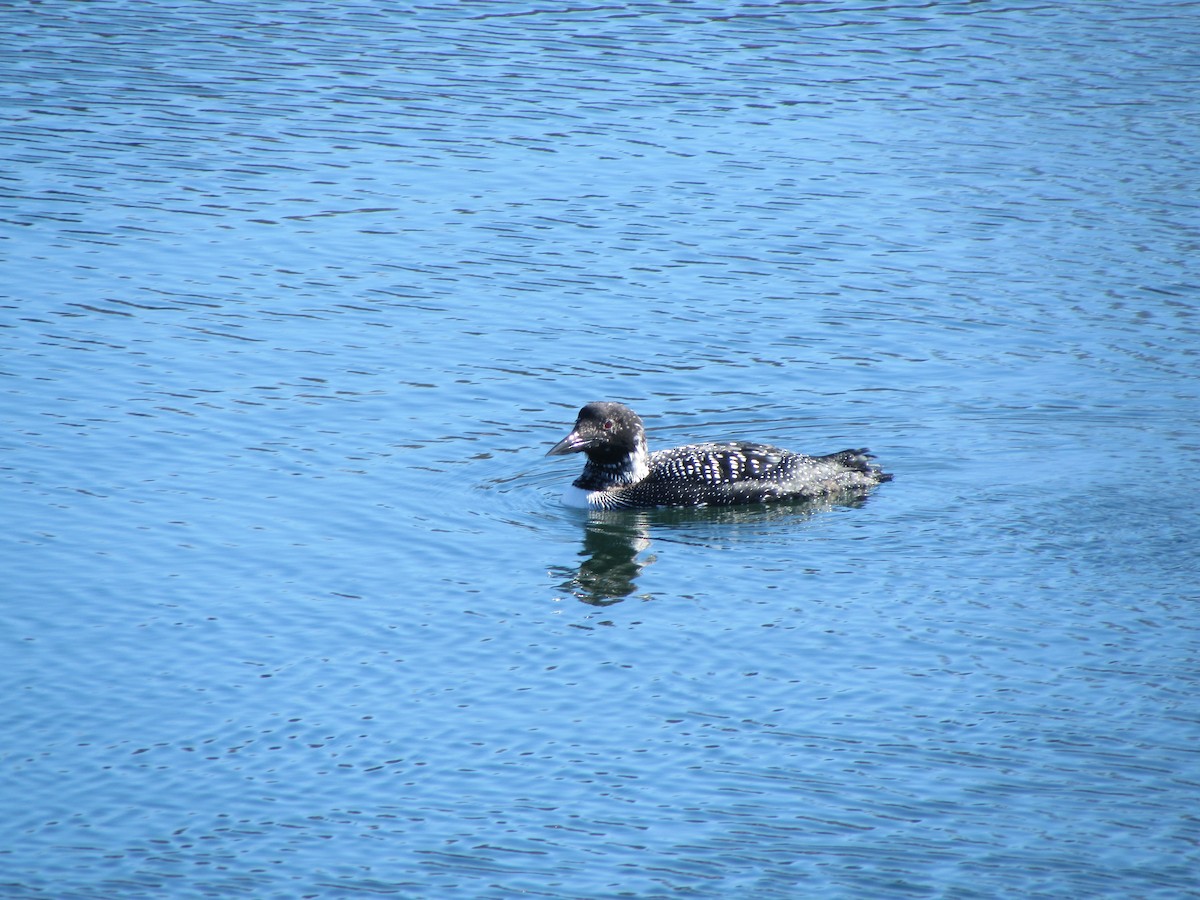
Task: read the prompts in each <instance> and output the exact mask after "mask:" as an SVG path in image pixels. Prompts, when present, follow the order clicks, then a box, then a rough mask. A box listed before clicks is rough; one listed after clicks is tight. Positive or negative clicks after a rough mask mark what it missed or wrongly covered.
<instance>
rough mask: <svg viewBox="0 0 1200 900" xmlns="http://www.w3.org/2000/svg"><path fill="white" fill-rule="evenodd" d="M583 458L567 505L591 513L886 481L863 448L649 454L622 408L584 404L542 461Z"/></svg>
mask: <svg viewBox="0 0 1200 900" xmlns="http://www.w3.org/2000/svg"><path fill="white" fill-rule="evenodd" d="M579 452H583V453H585V454H587V463H586V464H585V465H584V467H583V474H582V475H580V476H579V477H578V478H576V479H575V481H574V482H573V483H572V488H571V489H570V490H568V491H567V493H566V494H565V495H564V498H563V499H564V501H565V502H567V503H569V504H570V505H572V506H584V507H590V508H593V509H651V508H654V507H660V506H731V505H734V504H740V503H766V502H769V501H773V500H811V499H814V498H817V497H826V496H829V495H832V494H842V493H859V494H861V493H864V492H865V491H866V490H867V488H870V487H873V486H874V485H877V484H879V483H880V482H883V481H891V480H892V476H891V475H889V474H887V473H885V472H884V471H883V470H882V469H880V468H879V467H878V466H877V465H875V464H874V463H873V462H871V460H872V459H873V457H872V456H871V454H870V453H868V452H867V451H866V450H843V451H842V452H841V453H831V454H830V455H828V456H803V455H802V454H799V453H793V452H792V451H791V450H783V449H780V448H779V447H771V446H768V445H766V444H752V443H748V442H746V441H727V442H724V443H715V444H689V445H687V446H685V447H675V448H672V449H670V450H656V451H654V452H653V453H650V452H649V451H648V450H647V449H646V429H645V428H644V427H643V425H642V420H641V418H640V417H639V416H638V415H637V413H635V412H634V411H633V410H632V409H630V408H629V407H628V406H625V405H623V404H621V403H611V402H596V403H589V404H588V405H587V406H585V407H583V409H581V410H580V411H579V418H578V419H576V420H575V427H574V428H573V429H572V430H571V433H570V434H568V435H567V436H566V437H565V438H563V439H562V440H561V441H559V442H558V443H557V444H555V445H554V446H553V447H551V448H550V450H549V451H547V453H546V455H547V456H564V455H566V454H568V453H579Z"/></svg>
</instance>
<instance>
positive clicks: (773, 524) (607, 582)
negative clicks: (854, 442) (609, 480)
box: [550, 494, 867, 606]
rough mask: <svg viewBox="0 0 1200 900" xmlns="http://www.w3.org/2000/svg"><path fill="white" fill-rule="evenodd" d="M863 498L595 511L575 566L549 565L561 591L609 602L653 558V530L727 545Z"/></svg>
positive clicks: (631, 587) (681, 539) (623, 593)
mask: <svg viewBox="0 0 1200 900" xmlns="http://www.w3.org/2000/svg"><path fill="white" fill-rule="evenodd" d="M866 501H867V497H866V496H865V495H862V494H847V495H844V496H840V497H833V498H830V497H827V498H823V499H821V500H815V501H808V502H798V503H780V504H774V505H770V506H761V505H753V506H727V507H702V508H699V509H695V508H689V509H657V510H625V511H619V510H595V511H592V512H590V513H589V514H588V521H587V524H586V525H585V526H584V535H583V547H582V548H581V549H580V551H579V557H580V560H581V562H580V563H579V565H578V567H577V568H573V567H571V566H551V567H550V572H551V574H553V575H556V576H558V577H560V578H562V579H563V581H562V582H560V584H559V587H560V588H561V589H562V590H564V591H566V592H568V593H570V594H571V595H572V596H574V597H575V598H576V599H578V600H580V601H582V602H583V603H588V604H591V605H593V606H610V605H612V604H614V603H620V602H621V601H622V600H624V599H625V598H626V597H629V596H631V595H632V594H633V593H634V592H635V591H636V590H637V581H638V578H639V577H640V576H641V574H642V570H643V569H644V568H645V567H646V566H648V565H650V564H651V563H653V562H654V560H655V557H654V556H653V555H648V554H647V551H648V550H649V549H650V546H651V544H652V541H651V537H650V535H651V532H652V531H653V532H654V535H655V538H656V539H658V540H660V541H668V542H675V543H691V544H699V545H702V546H709V547H728V546H731V545H733V544H735V543H737V542H738V541H740V540H745V539H747V538H749V537H757V538H760V539H761V538H764V537H765V538H775V539H779V538H780V537H785V538H787V537H788V536H789V535H791V533H792V530H791V529H792V525H793V524H795V525H800V524H802V523H803V522H805V521H807V520H808V519H810V518H811V517H812V516H813V515H815V514H817V513H821V512H829V511H831V510H833V509H834V508H836V507H841V508H846V509H852V508H857V507H860V506H862V505H863V504H864V503H866ZM789 520H790V521H789Z"/></svg>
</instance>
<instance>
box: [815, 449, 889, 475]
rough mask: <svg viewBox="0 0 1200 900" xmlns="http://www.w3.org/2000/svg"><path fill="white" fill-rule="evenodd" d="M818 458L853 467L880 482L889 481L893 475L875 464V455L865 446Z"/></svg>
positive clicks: (849, 467) (848, 467)
mask: <svg viewBox="0 0 1200 900" xmlns="http://www.w3.org/2000/svg"><path fill="white" fill-rule="evenodd" d="M820 458H821V459H827V460H829V461H830V462H836V463H839V464H841V465H843V466H845V467H846V468H847V469H853V470H854V471H855V472H862V473H863V474H864V475H869V476H870V477H871V478H874V479H875V480H877V481H879V482H880V483H882V482H884V481H891V480H892V477H893V476H892V475H891V473H889V472H885V471H883V469H881V468H879V466H878V465H876V464H875V462H874V461H873V460H874V459H875V455H874V454H873V453H872V452H871V451H870V450H868V449H867V448H866V447H863V448H862V449H860V450H842V451H840V452H838V453H830V454H829V455H828V456H822V457H820Z"/></svg>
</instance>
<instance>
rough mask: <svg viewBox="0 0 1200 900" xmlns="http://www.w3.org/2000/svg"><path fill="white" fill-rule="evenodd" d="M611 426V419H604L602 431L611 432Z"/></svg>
mask: <svg viewBox="0 0 1200 900" xmlns="http://www.w3.org/2000/svg"><path fill="white" fill-rule="evenodd" d="M612 426H613V421H612V419H605V420H604V430H605V431H612Z"/></svg>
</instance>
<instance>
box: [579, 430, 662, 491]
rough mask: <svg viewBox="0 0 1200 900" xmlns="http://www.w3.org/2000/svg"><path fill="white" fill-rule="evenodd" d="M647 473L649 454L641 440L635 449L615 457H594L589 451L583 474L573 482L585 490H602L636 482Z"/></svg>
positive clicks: (648, 470)
mask: <svg viewBox="0 0 1200 900" xmlns="http://www.w3.org/2000/svg"><path fill="white" fill-rule="evenodd" d="M648 474H650V454H649V453H647V451H646V442H645V440H642V441H640V442H639V446H638V447H637V449H635V450H631V451H629V452H627V453H625V454H623V455H621V456H617V457H612V456H608V457H605V458H602V459H596V458H594V457H593V456H592V454H590V453H589V454H588V461H587V464H586V465H584V467H583V474H582V475H580V476H579V477H578V478H576V479H575V481H574V482H573V483H574V485H575V487H577V488H582V489H583V490H585V491H603V490H608V489H609V488H619V487H627V486H628V485H631V484H637V483H638V482H639V481H641V480H642V479H643V478H645V477H646V476H647V475H648Z"/></svg>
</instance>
